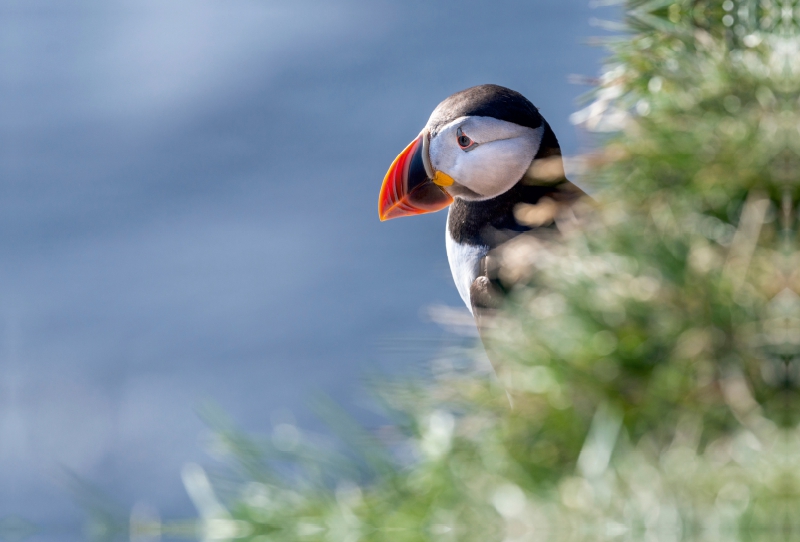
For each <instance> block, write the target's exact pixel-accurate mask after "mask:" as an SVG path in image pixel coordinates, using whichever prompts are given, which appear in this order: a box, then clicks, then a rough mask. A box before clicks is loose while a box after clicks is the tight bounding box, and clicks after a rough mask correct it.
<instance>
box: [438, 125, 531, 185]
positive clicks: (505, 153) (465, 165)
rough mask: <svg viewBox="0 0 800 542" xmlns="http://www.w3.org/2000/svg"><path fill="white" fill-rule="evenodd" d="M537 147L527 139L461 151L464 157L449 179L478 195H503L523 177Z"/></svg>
mask: <svg viewBox="0 0 800 542" xmlns="http://www.w3.org/2000/svg"><path fill="white" fill-rule="evenodd" d="M536 147H538V145H537V146H536ZM536 147H535V146H534V145H533V142H532V141H530V138H526V137H517V138H514V139H503V140H500V141H493V142H491V143H487V144H485V145H480V146H478V147H477V148H475V150H473V151H470V152H462V155H463V156H461V157H459V158H458V159H456V161H455V164H454V165H453V173H452V175H451V176H452V177H453V178H454V179H456V180H458V182H460V183H461V184H463V185H464V186H466V187H467V188H469V189H470V190H472V191H474V192H477V193H478V194H481V195H484V196H496V195H499V194H502V193H503V192H505V191H506V190H508V189H509V188H511V187H512V186H514V185H515V184H516V183H517V181H519V180H520V179H521V178H522V176H523V175H524V174H525V172H526V171H527V169H528V167H529V166H530V164H531V162H532V161H533V156H534V152H535V150H536Z"/></svg>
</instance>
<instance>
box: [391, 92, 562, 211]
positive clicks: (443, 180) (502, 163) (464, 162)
mask: <svg viewBox="0 0 800 542" xmlns="http://www.w3.org/2000/svg"><path fill="white" fill-rule="evenodd" d="M546 145H548V146H549V147H553V148H548V149H546V151H547V152H546V153H544V154H546V155H552V154H560V150H558V142H557V141H556V139H555V136H554V135H552V131H551V130H550V128H549V126H548V125H547V123H546V122H545V120H544V119H543V118H542V116H541V115H540V114H539V110H538V109H537V108H536V107H535V106H534V105H533V104H532V103H531V102H529V101H528V100H527V99H526V98H525V97H524V96H523V95H522V94H520V93H518V92H514V91H513V90H510V89H507V88H505V87H501V86H498V85H480V86H477V87H472V88H468V89H466V90H462V91H461V92H457V93H456V94H453V95H452V96H450V97H448V98H447V99H446V100H444V101H443V102H442V103H440V104H439V105H438V106H437V107H436V109H434V111H433V113H432V114H431V117H430V119H428V122H427V124H426V125H425V127H424V128H423V129H422V131H421V132H420V134H419V136H417V138H416V139H415V140H414V141H412V142H411V143H410V144H409V145H408V146H407V147H406V148H405V150H403V152H401V153H400V154H399V155H398V156H397V158H395V160H394V162H393V163H392V165H391V167H390V168H389V171H388V172H387V173H386V177H385V178H384V180H383V186H382V187H381V192H380V197H379V200H378V213H379V216H380V219H381V220H389V219H392V218H398V217H401V216H410V215H417V214H422V213H429V212H433V211H438V210H440V209H443V208H445V207H447V206H448V205H450V203H452V202H453V198H462V199H464V200H467V201H481V200H486V199H491V198H495V197H497V196H499V195H501V194H503V193H505V192H507V191H508V190H509V189H511V187H513V186H514V185H515V184H517V183H518V182H519V181H520V180H521V179H522V178H523V177H524V176H525V174H526V172H527V171H528V169H529V168H530V167H531V165H532V163H533V161H534V159H535V158H537V157H540V156H542V155H543V152H542V151H544V150H545V149H544V147H545V146H546Z"/></svg>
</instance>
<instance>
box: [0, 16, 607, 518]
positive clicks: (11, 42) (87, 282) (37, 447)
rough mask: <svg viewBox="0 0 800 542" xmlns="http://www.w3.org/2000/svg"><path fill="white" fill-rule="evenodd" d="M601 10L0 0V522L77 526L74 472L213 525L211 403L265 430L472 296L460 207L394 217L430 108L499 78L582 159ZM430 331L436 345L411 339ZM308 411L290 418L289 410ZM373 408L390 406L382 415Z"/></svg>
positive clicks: (352, 378) (120, 494)
mask: <svg viewBox="0 0 800 542" xmlns="http://www.w3.org/2000/svg"><path fill="white" fill-rule="evenodd" d="M603 16H607V14H606V13H605V12H604V10H602V9H598V10H590V9H589V7H588V5H587V0H541V1H530V0H528V1H507V2H502V1H500V2H479V1H474V0H465V1H459V2H455V1H449V0H448V1H441V2H430V1H422V0H411V1H405V2H402V3H400V2H386V1H380V0H344V1H342V0H339V1H337V2H328V1H323V0H319V1H311V0H293V1H292V2H285V1H270V0H225V1H221V0H170V1H169V2H163V1H162V0H84V1H80V2H71V3H65V2H60V1H58V0H0V94H1V95H2V99H0V518H2V517H3V516H8V515H22V516H25V517H27V518H30V519H32V520H35V521H38V522H41V523H42V524H44V525H62V524H63V525H69V524H71V522H75V521H78V519H79V518H80V517H81V511H80V509H79V508H78V507H77V506H76V505H75V503H74V502H73V501H72V500H71V498H70V495H69V493H68V492H67V491H65V489H64V487H63V484H61V483H59V481H58V480H59V479H60V477H61V476H62V472H63V471H62V469H63V468H67V469H69V470H71V471H73V472H75V473H76V474H78V475H79V476H80V477H82V478H84V479H86V480H90V481H91V482H92V483H94V484H96V485H97V486H98V487H99V488H100V489H102V490H103V491H104V492H107V493H108V494H109V495H112V496H113V498H114V499H116V500H117V501H118V502H119V503H120V505H121V506H122V507H123V508H124V507H130V506H131V505H132V504H134V503H135V502H137V501H145V502H148V503H151V504H152V505H154V506H155V507H157V508H158V509H159V510H161V511H162V514H163V515H165V516H168V517H169V516H181V515H188V514H191V513H192V511H193V509H192V506H191V502H190V501H189V499H188V497H187V496H186V494H185V491H184V489H183V487H182V485H181V482H180V469H181V466H182V465H183V464H184V463H185V462H187V461H200V462H205V463H209V462H212V459H210V458H209V457H208V455H207V454H206V452H205V451H204V449H203V447H202V446H201V445H200V442H201V441H202V440H203V434H204V430H205V429H204V425H203V423H202V422H201V421H200V419H199V417H198V416H197V414H196V409H197V407H198V406H199V405H201V404H203V402H204V401H206V400H211V401H213V402H215V403H217V404H218V405H219V406H220V407H221V408H222V409H223V410H225V411H226V412H227V413H228V414H229V415H230V416H231V418H232V419H234V420H236V422H237V423H239V424H241V425H242V426H243V427H245V428H247V429H249V430H253V431H260V432H264V433H267V432H269V431H270V428H271V426H272V425H271V423H272V422H271V421H270V420H271V416H272V417H274V413H275V412H276V411H278V412H284V411H285V410H287V409H288V410H289V411H291V412H293V414H294V416H295V418H296V420H297V422H298V423H299V424H300V425H301V426H313V425H314V424H315V423H316V422H315V421H314V418H313V416H312V414H311V411H310V409H309V408H308V407H307V405H308V402H309V400H310V399H311V398H312V397H314V395H315V393H317V392H320V391H321V392H324V393H326V394H328V395H330V396H331V397H333V398H334V399H335V400H337V401H338V402H340V403H341V404H343V405H344V406H345V407H346V408H347V409H348V410H350V411H351V412H353V413H355V415H357V416H360V415H362V414H359V412H361V411H360V408H361V407H360V405H361V403H362V401H361V399H360V397H361V396H362V395H363V393H360V392H358V390H359V389H360V386H361V379H360V375H363V374H364V373H365V372H369V371H372V370H374V369H375V368H376V367H380V368H381V369H380V370H383V371H402V370H405V369H406V368H407V365H408V366H411V365H413V364H414V363H418V362H419V361H421V360H422V359H424V355H422V354H420V353H419V352H414V351H413V348H412V352H409V353H408V354H407V355H397V354H393V355H391V354H390V353H389V352H387V351H386V350H385V348H383V347H382V346H381V344H383V343H384V342H385V341H387V340H393V341H402V339H401V338H404V337H428V338H436V337H440V336H441V335H442V334H443V331H441V330H440V329H438V328H437V327H436V326H435V325H433V324H431V323H430V322H428V321H426V320H425V319H424V318H421V317H420V314H421V313H422V312H423V310H424V307H426V306H428V305H431V304H446V305H452V306H460V305H461V301H460V299H459V297H458V293H457V292H456V290H455V287H454V286H453V284H452V281H451V278H450V275H449V270H448V268H447V261H446V256H445V251H444V218H445V217H444V213H439V214H436V215H428V216H422V217H418V218H415V219H401V220H395V221H391V222H388V223H379V222H378V218H377V196H378V189H379V186H380V183H381V180H382V178H383V175H384V173H385V171H386V169H387V167H388V166H389V164H390V163H391V161H392V159H393V158H394V157H395V155H396V154H397V153H398V152H399V151H400V150H402V149H403V147H404V146H405V145H406V144H407V143H408V142H409V141H410V140H411V139H412V138H413V137H414V136H415V135H416V134H417V133H418V132H419V130H420V128H421V127H422V126H423V124H424V123H425V121H426V120H427V117H428V115H429V113H430V111H431V110H432V109H433V107H435V105H436V104H437V103H438V102H439V101H440V100H442V99H443V98H445V97H446V96H447V95H449V94H451V93H452V92H455V91H457V90H460V89H462V88H465V87H468V86H472V85H475V84H480V83H487V82H493V83H498V84H502V85H506V86H509V87H511V88H514V89H516V90H519V91H520V92H522V93H524V94H525V95H526V96H528V97H529V98H530V99H531V100H532V101H533V102H534V103H535V104H537V105H538V106H539V107H540V108H541V110H542V112H543V114H544V115H545V117H546V118H547V119H548V120H549V122H550V123H551V125H552V126H553V128H554V130H555V131H556V133H557V134H558V136H559V138H560V139H561V142H562V147H563V148H564V150H565V152H566V153H567V154H574V153H576V152H577V151H578V150H579V149H580V148H581V147H582V146H584V145H586V144H587V139H586V137H585V136H579V134H576V132H575V129H574V128H573V127H572V126H571V125H570V124H569V122H568V116H569V114H570V113H571V112H572V111H574V110H575V108H576V105H575V99H576V97H577V96H579V95H580V94H582V93H583V92H586V91H587V90H588V89H587V87H580V86H576V85H573V84H570V83H569V82H568V80H567V78H568V76H569V75H570V74H584V75H596V74H597V73H598V70H599V66H600V65H599V61H600V59H601V58H603V57H604V56H605V52H604V51H602V50H600V49H595V48H591V47H589V46H587V45H585V44H584V42H585V40H586V39H587V38H589V37H590V36H593V35H598V34H600V33H601V32H600V31H599V30H598V29H597V28H592V27H591V26H590V25H589V19H590V18H591V17H603ZM412 343H413V341H412ZM281 415H282V416H286V415H287V414H286V413H285V412H284V414H281ZM363 415H364V416H368V414H363Z"/></svg>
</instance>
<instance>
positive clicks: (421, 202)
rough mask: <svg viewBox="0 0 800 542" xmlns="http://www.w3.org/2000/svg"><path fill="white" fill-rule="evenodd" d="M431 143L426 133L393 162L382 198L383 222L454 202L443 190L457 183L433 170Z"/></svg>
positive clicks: (384, 181) (385, 178)
mask: <svg viewBox="0 0 800 542" xmlns="http://www.w3.org/2000/svg"><path fill="white" fill-rule="evenodd" d="M428 141H429V135H428V132H427V130H425V131H423V132H422V133H421V134H420V136H419V137H418V138H417V139H415V140H414V141H412V142H411V143H410V144H409V145H408V147H406V148H405V150H403V152H401V153H400V154H399V155H398V157H397V158H395V159H394V162H392V165H391V167H390V168H389V171H388V172H387V173H386V177H384V179H383V186H381V193H380V196H379V197H378V216H380V219H381V220H390V219H392V218H398V217H401V216H412V215H420V214H423V213H432V212H434V211H438V210H440V209H444V208H445V207H447V206H448V205H450V204H451V203H453V198H452V196H450V194H448V193H447V192H445V190H444V188H442V187H443V186H448V185H450V184H453V179H451V178H450V177H449V176H447V175H446V174H444V173H443V172H434V171H433V168H432V167H431V165H430V157H429V155H428Z"/></svg>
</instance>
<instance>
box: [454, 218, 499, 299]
mask: <svg viewBox="0 0 800 542" xmlns="http://www.w3.org/2000/svg"><path fill="white" fill-rule="evenodd" d="M449 222H450V221H449V216H448V223H449ZM445 239H446V244H447V260H448V261H449V262H450V272H451V273H452V274H453V280H454V281H455V283H456V288H458V293H459V294H461V299H463V300H464V303H465V304H466V305H467V308H468V309H469V312H472V302H471V301H470V299H469V288H470V286H472V283H473V282H474V281H475V279H476V278H478V275H479V274H480V269H481V260H482V259H483V258H484V256H486V254H488V252H489V247H487V246H474V245H462V244H459V243H456V241H455V240H454V239H453V238H452V236H451V235H450V230H449V229H447V233H446V234H445Z"/></svg>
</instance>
